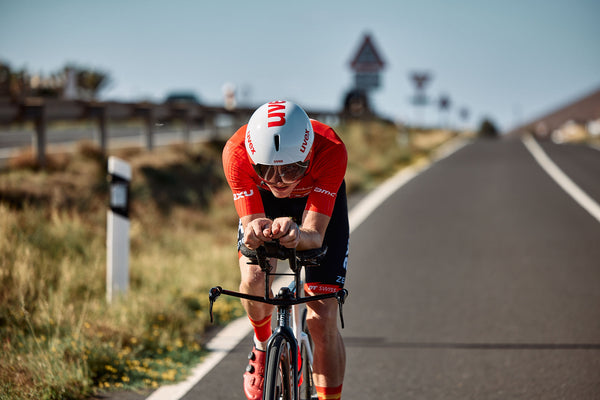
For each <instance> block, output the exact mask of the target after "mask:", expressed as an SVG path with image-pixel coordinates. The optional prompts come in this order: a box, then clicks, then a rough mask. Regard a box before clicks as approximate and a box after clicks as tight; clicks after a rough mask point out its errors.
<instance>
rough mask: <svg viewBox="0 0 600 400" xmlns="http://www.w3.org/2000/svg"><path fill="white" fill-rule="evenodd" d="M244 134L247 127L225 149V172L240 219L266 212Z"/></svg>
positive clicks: (233, 137) (228, 142)
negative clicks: (245, 144)
mask: <svg viewBox="0 0 600 400" xmlns="http://www.w3.org/2000/svg"><path fill="white" fill-rule="evenodd" d="M244 132H245V126H243V127H241V128H240V129H239V130H238V131H237V132H236V133H235V134H234V135H233V136H232V137H231V138H230V139H229V140H228V141H227V144H226V145H225V148H224V149H223V171H224V172H225V178H226V179H227V183H228V184H229V187H230V188H231V191H232V192H233V202H234V204H235V209H236V211H237V213H238V216H239V217H240V218H241V217H244V216H246V215H251V214H260V213H263V212H264V207H263V203H262V199H261V197H260V193H259V192H258V187H257V185H256V182H254V179H253V178H252V174H253V173H254V171H252V167H251V166H250V163H249V162H248V160H247V155H246V149H245V147H244V139H243V138H244ZM240 137H241V140H240Z"/></svg>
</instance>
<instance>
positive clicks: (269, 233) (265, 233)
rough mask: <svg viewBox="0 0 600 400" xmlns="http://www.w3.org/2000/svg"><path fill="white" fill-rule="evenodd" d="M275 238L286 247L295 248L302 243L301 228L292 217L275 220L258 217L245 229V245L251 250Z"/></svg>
mask: <svg viewBox="0 0 600 400" xmlns="http://www.w3.org/2000/svg"><path fill="white" fill-rule="evenodd" d="M274 239H279V244H281V245H282V246H284V247H288V248H295V247H297V246H298V244H299V243H300V228H299V227H298V225H297V224H296V223H295V222H294V221H293V220H292V219H291V218H287V217H280V218H276V219H275V220H270V219H268V218H256V219H253V220H252V221H250V222H248V224H247V225H246V228H245V229H244V245H245V246H246V247H247V248H249V249H251V250H256V249H257V248H258V247H260V246H262V245H263V243H264V242H267V241H272V240H274Z"/></svg>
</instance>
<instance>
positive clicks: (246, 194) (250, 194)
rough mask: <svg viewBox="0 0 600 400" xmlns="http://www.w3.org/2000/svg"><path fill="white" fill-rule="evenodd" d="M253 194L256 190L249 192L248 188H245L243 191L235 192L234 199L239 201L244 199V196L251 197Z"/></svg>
mask: <svg viewBox="0 0 600 400" xmlns="http://www.w3.org/2000/svg"><path fill="white" fill-rule="evenodd" d="M253 194H254V190H250V192H248V191H247V190H245V191H243V192H238V193H234V194H233V201H238V200H239V199H243V198H244V197H250V196H252V195H253Z"/></svg>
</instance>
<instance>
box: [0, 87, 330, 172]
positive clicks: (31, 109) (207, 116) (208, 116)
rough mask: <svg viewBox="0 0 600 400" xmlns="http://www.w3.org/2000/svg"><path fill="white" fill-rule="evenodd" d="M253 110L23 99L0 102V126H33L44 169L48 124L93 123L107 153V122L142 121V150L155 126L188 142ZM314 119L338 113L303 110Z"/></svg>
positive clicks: (239, 121) (151, 141)
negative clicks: (170, 128)
mask: <svg viewBox="0 0 600 400" xmlns="http://www.w3.org/2000/svg"><path fill="white" fill-rule="evenodd" d="M254 110H255V107H252V108H249V107H237V108H234V109H226V108H223V107H211V106H206V105H201V104H193V103H163V104H155V103H119V102H94V101H91V102H88V101H73V100H60V99H47V98H26V99H24V100H22V101H19V102H14V101H11V100H9V99H0V126H1V125H12V124H15V123H23V122H32V123H33V125H34V132H33V135H32V136H33V137H32V146H33V151H34V153H35V155H36V158H37V161H38V164H39V165H40V166H41V167H44V166H45V164H46V154H47V147H48V123H50V122H55V121H94V123H95V124H96V126H97V129H98V145H99V147H100V148H101V149H102V151H103V152H106V150H107V147H108V140H109V139H108V138H109V132H108V131H109V124H108V122H109V121H111V122H112V121H127V120H133V119H137V120H140V119H141V120H142V121H143V124H142V125H143V132H144V133H143V136H144V141H145V147H146V148H147V149H148V150H152V149H153V148H154V146H155V133H156V126H157V124H158V123H163V122H173V121H179V123H180V124H181V126H182V130H183V132H182V133H183V140H184V141H186V142H189V140H190V129H191V127H192V126H198V125H199V126H204V127H205V128H208V129H214V130H215V131H216V130H217V120H218V118H219V116H222V115H227V116H228V118H230V119H232V121H233V124H234V125H236V126H241V125H243V124H244V123H246V122H247V121H248V119H249V118H250V116H251V115H252V113H253V112H254ZM306 111H307V113H308V114H309V115H310V116H311V117H312V118H315V119H320V120H323V119H325V120H331V119H332V118H333V119H338V118H339V113H338V112H331V111H322V110H321V111H319V110H306Z"/></svg>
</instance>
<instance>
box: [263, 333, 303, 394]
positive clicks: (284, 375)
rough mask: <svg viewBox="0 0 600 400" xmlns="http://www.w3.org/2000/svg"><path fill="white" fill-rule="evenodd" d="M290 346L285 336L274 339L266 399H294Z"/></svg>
mask: <svg viewBox="0 0 600 400" xmlns="http://www.w3.org/2000/svg"><path fill="white" fill-rule="evenodd" d="M290 348H291V347H290V344H289V342H288V341H287V340H286V338H285V337H283V336H277V337H275V339H274V340H273V344H272V347H271V350H270V352H269V359H268V360H267V364H266V371H265V391H264V399H265V400H292V399H293V385H292V379H293V378H292V375H293V372H292V363H291V355H290ZM296 351H297V350H296Z"/></svg>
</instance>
